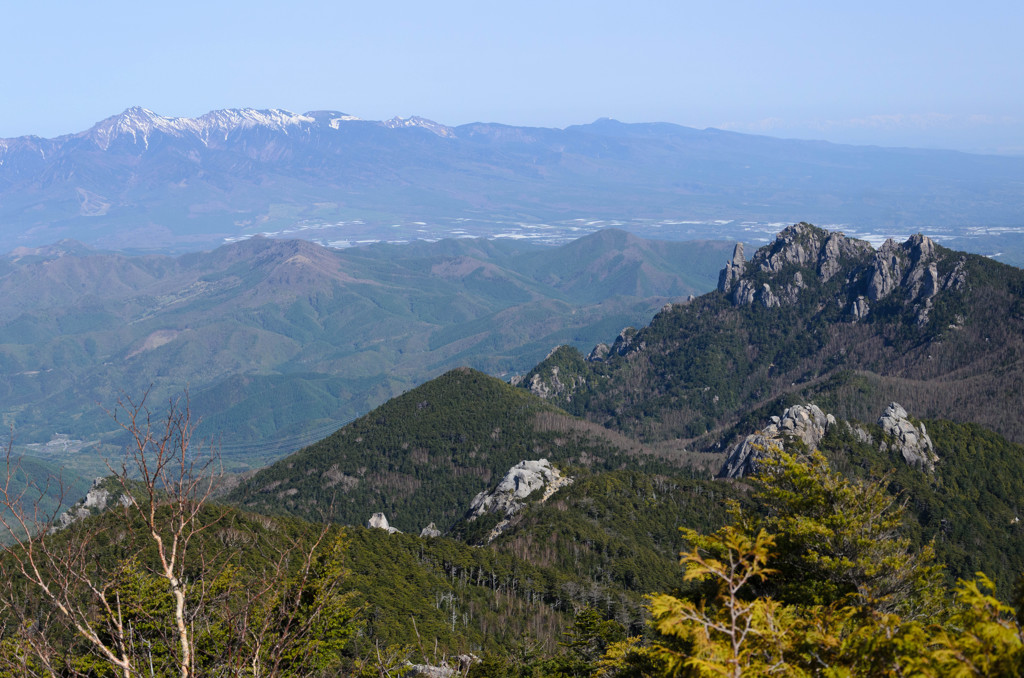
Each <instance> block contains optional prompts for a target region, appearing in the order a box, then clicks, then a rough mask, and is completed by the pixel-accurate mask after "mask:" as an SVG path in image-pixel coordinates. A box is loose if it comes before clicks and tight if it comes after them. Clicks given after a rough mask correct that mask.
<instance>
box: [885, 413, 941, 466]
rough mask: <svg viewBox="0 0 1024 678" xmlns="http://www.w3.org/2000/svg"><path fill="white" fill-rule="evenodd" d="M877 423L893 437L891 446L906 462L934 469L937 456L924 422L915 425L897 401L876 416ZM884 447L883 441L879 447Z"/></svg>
mask: <svg viewBox="0 0 1024 678" xmlns="http://www.w3.org/2000/svg"><path fill="white" fill-rule="evenodd" d="M878 425H879V426H881V427H882V431H884V432H885V434H886V435H887V436H889V437H890V438H892V439H893V448H894V449H896V450H898V451H899V452H900V454H902V455H903V459H904V460H906V462H907V464H909V465H911V466H918V467H921V468H926V469H927V470H928V471H934V470H935V462H937V461H938V460H939V457H938V455H936V454H935V445H933V444H932V439H931V438H930V437H929V436H928V431H926V430H925V427H924V424H919V425H917V426H915V425H914V424H913V422H911V421H910V419H908V418H907V411H906V410H904V409H903V408H902V407H901V406H900V404H899V403H889V406H888V407H887V408H885V412H883V413H882V416H881V417H879V418H878ZM886 448H887V445H886V443H885V441H883V442H882V444H881V449H882V450H883V451H884V450H885V449H886Z"/></svg>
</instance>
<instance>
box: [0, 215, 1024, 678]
mask: <svg viewBox="0 0 1024 678" xmlns="http://www.w3.org/2000/svg"><path fill="white" fill-rule="evenodd" d="M589 280H590V279H589V278H588V277H587V275H582V277H581V278H580V283H579V284H581V285H582V286H584V287H586V286H588V285H590V284H592V283H591V282H589ZM1022 283H1024V277H1022V274H1021V273H1020V271H1016V270H1015V269H1009V268H1007V267H1004V266H1002V265H999V264H995V263H994V262H991V261H987V260H984V259H980V258H973V257H970V256H968V255H962V254H960V253H955V252H950V251H948V250H943V249H942V248H939V247H936V246H934V245H933V244H932V243H930V241H928V240H927V239H926V238H922V237H914V238H911V239H910V240H909V241H908V242H907V243H904V244H903V245H896V244H893V243H890V244H887V245H886V246H884V247H883V248H881V249H880V250H878V251H874V250H873V249H871V248H870V246H868V245H867V244H866V243H860V242H857V241H851V240H849V239H846V238H845V237H844V236H842V235H839V234H828V233H826V232H824V231H821V230H819V229H816V228H814V227H812V226H809V225H806V224H800V225H797V226H794V227H792V228H790V229H787V230H786V231H784V232H783V233H782V234H780V236H779V239H778V240H777V241H776V242H775V243H773V244H772V245H769V246H766V247H765V248H762V249H761V250H759V251H758V252H757V253H756V254H755V255H754V257H753V258H752V259H751V261H750V262H747V261H746V260H745V259H744V257H743V253H742V249H741V248H737V251H736V253H735V255H734V257H733V260H732V261H730V262H728V264H727V266H726V269H725V270H724V271H723V272H722V275H721V278H720V284H719V290H718V291H717V292H713V293H710V294H707V295H704V296H702V297H699V298H696V299H693V300H690V301H688V302H685V303H680V304H673V305H671V306H669V307H666V308H664V309H663V310H662V311H661V312H660V313H659V314H658V315H657V316H656V317H655V319H654V321H653V322H652V323H651V325H650V326H648V327H645V328H641V329H639V330H635V329H632V328H629V329H627V330H625V331H623V332H621V333H620V335H619V338H618V339H617V340H616V341H615V342H614V344H613V345H611V346H598V347H597V348H595V350H594V351H593V352H592V353H591V354H590V355H589V356H587V357H584V356H583V355H582V354H581V353H580V352H579V351H578V350H576V349H574V348H572V347H565V346H563V347H561V348H558V349H557V350H554V351H552V352H551V353H550V354H549V355H548V357H547V359H546V360H545V361H543V362H542V363H541V364H540V365H538V366H537V367H536V368H535V369H534V370H532V371H530V372H529V373H527V374H526V375H525V376H524V377H523V378H522V379H518V380H516V382H517V384H519V386H513V385H512V384H509V383H506V382H503V381H501V380H499V379H496V378H494V377H490V376H488V375H486V374H484V373H482V372H478V371H475V370H472V369H469V368H458V369H455V370H452V371H449V372H447V373H445V374H443V375H441V376H440V377H437V378H435V379H433V380H430V381H428V382H426V383H424V384H422V385H420V386H418V387H416V388H414V389H412V390H410V391H408V392H406V393H404V394H403V395H401V396H399V397H396V398H393V399H391V400H389V401H388V402H386V403H384V404H383V405H381V406H379V407H378V408H376V409H374V410H373V411H371V412H370V413H369V414H367V415H365V416H363V417H361V418H359V419H357V420H355V421H353V422H351V423H349V424H347V425H346V426H344V427H342V428H341V429H339V430H338V431H337V432H335V433H334V434H332V435H330V436H328V437H327V438H325V439H323V440H321V441H320V442H317V443H315V444H313V445H310V446H308V447H306V448H304V449H302V450H300V451H299V452H296V453H295V454H292V455H291V456H289V457H286V458H284V459H282V460H280V461H278V462H276V463H274V464H273V465H271V466H268V467H266V468H264V469H261V470H259V471H257V472H255V473H252V474H246V475H244V476H227V477H221V476H220V474H216V473H214V474H211V473H210V471H211V470H212V469H213V468H214V466H206V465H204V464H203V457H202V456H201V455H200V453H201V452H208V451H211V450H212V451H214V452H215V448H205V447H202V446H200V445H198V443H197V441H198V440H199V438H198V437H195V438H193V434H194V433H195V430H194V422H192V421H191V420H190V410H189V409H188V407H187V405H188V401H187V400H186V399H181V400H177V401H173V402H172V409H171V411H170V412H169V413H167V414H166V416H164V415H163V414H162V413H161V412H159V411H157V410H153V411H151V410H150V409H148V407H149V406H148V405H147V404H146V403H140V402H136V401H131V400H123V401H122V402H121V403H120V404H119V405H120V407H119V409H118V410H117V416H118V419H117V421H118V422H120V423H121V424H122V425H124V427H125V430H126V432H127V433H129V434H130V435H129V439H130V440H132V441H134V442H133V443H132V446H130V447H129V450H128V452H129V454H128V455H127V457H125V462H126V465H125V468H124V471H123V473H122V474H121V475H120V477H118V478H114V479H108V480H107V481H104V483H103V484H101V486H97V487H94V492H97V491H98V490H102V489H105V488H114V489H115V490H117V489H118V488H120V491H119V492H115V493H114V494H110V495H109V496H105V497H104V501H103V502H102V504H103V506H99V503H100V502H98V501H97V500H96V498H95V497H93V495H90V496H91V497H93V499H91V500H90V502H91V506H92V510H91V511H83V512H80V513H81V515H80V516H79V517H80V519H77V520H70V519H68V520H65V521H63V522H64V523H67V524H68V526H66V527H65V528H64V529H61V530H59V531H57V532H55V533H52V534H48V535H47V536H45V537H35V536H34V535H35V534H37V532H38V534H42V532H43V531H45V529H46V527H45V526H43V525H37V524H36V523H34V522H33V517H34V515H35V514H33V513H31V512H30V511H29V510H28V509H31V508H33V503H32V501H31V500H32V498H33V497H34V496H36V495H33V494H31V493H30V494H28V495H21V494H20V489H19V488H20V487H21V486H18V485H13V484H8V485H7V491H6V492H3V491H2V489H0V501H2V503H3V504H4V505H5V506H6V507H7V511H6V512H5V513H4V514H3V516H4V518H5V520H7V521H8V522H7V524H8V526H9V527H10V528H11V529H9V530H8V532H9V535H8V541H7V543H8V544H9V547H8V548H7V550H6V552H5V554H4V557H3V559H0V566H2V567H3V568H4V570H3V571H4V574H5V575H7V581H9V582H10V583H9V584H8V587H7V588H6V589H2V590H0V595H3V596H6V597H4V598H2V602H3V603H4V606H3V607H0V620H2V622H3V623H2V624H0V646H2V649H3V652H0V667H2V671H6V674H4V673H3V672H2V671H0V675H10V676H15V675H32V672H35V673H37V674H43V675H65V674H66V675H88V676H97V677H98V676H107V675H115V674H116V675H124V676H136V675H148V674H146V673H145V671H146V670H150V669H149V667H150V666H152V667H153V668H152V670H151V673H153V674H155V675H161V674H163V675H182V676H200V675H219V674H218V673H217V672H221V673H222V674H225V675H266V676H328V675H330V676H334V675H358V676H365V677H370V676H389V675H390V676H398V675H423V673H422V672H428V673H427V674H426V675H443V676H445V677H446V678H448V677H451V676H455V675H463V676H476V677H480V676H485V677H487V678H493V677H501V676H506V677H510V678H511V677H513V676H514V677H516V678H523V677H531V678H533V677H538V678H539V677H548V676H553V677H560V678H561V677H569V676H577V677H579V676H588V677H594V678H596V677H598V676H600V677H603V678H609V677H613V676H614V677H621V678H626V677H630V678H636V677H640V676H644V677H659V678H661V677H665V678H668V677H669V676H673V677H675V676H686V677H690V676H701V677H703V676H737V677H738V676H770V675H786V676H935V677H939V676H947V675H968V676H990V675H996V676H1016V675H1020V674H1021V671H1022V670H1024V633H1022V630H1021V627H1020V625H1019V623H1018V621H1017V619H1016V618H1015V614H1018V615H1019V614H1024V579H1022V573H1024V546H1022V544H1024V541H1022V537H1024V533H1022V529H1024V528H1022V527H1021V518H1020V514H1021V512H1022V511H1024V506H1022V505H1021V497H1024V446H1022V445H1021V444H1020V443H1019V442H1014V441H1013V437H1014V436H1015V435H1017V433H1018V432H1019V431H1020V430H1021V429H1020V426H1021V422H1020V420H1019V416H1020V415H1019V412H1017V411H1016V410H1015V409H1014V407H1015V406H1016V405H1017V404H1019V402H1020V400H1019V398H1018V399H1016V400H1011V401H1009V402H1004V401H1003V400H1002V399H1004V398H1015V397H1016V395H1015V394H1019V389H1020V388H1021V385H1020V381H1019V376H1020V375H1019V371H1020V369H1021V361H1020V358H1019V351H1020V350H1021V346H1022V345H1021V343H1020V342H1021V340H1020V336H1013V333H1014V332H1016V331H1017V330H1018V329H1019V325H1020V324H1021V323H1024V315H1022V311H1021V308H1022V302H1021V296H1022V291H1024V284H1022ZM559 284H561V283H559ZM566 284H569V285H572V284H575V283H566ZM985 338H988V339H989V341H987V342H986V341H984V339H985ZM986 370H991V371H992V374H993V376H992V377H991V378H990V379H989V380H988V381H985V375H986ZM894 398H896V399H899V400H900V403H902V404H903V405H906V406H907V409H906V410H905V409H904V408H903V407H902V406H901V405H900V403H897V402H892V400H893V399H894ZM563 408H564V409H563ZM570 412H572V413H575V414H571V413H570ZM577 414H578V415H581V416H577ZM975 420H976V421H975ZM1001 432H1005V435H1003V434H1002V433H1001ZM208 461H209V462H210V463H213V464H216V462H217V461H218V460H217V457H216V455H215V454H214V456H213V457H210V458H209V459H208ZM21 480H22V486H23V485H24V481H25V480H26V479H25V478H22V479H21ZM96 496H98V495H96ZM26 497H27V498H28V501H26ZM90 502H87V504H90ZM75 515H76V516H77V515H79V513H78V512H76V513H75ZM11 517H14V518H16V519H17V518H19V517H20V518H22V519H25V521H26V522H25V524H24V525H22V524H21V523H19V522H17V521H16V520H15V521H14V522H12V521H11ZM35 528H37V529H35ZM179 549H180V550H179ZM1014 606H1016V609H1015V607H1014ZM186 620H187V623H186ZM3 662H6V664H4V663H3ZM426 665H432V666H426ZM47 667H55V668H54V669H52V670H51V669H49V668H47ZM126 667H128V668H126ZM47 671H50V673H48V674H47ZM430 671H440V673H433V674H432V673H429V672H430ZM76 672H77V674H76ZM111 672H114V673H111ZM416 672H421V673H416Z"/></svg>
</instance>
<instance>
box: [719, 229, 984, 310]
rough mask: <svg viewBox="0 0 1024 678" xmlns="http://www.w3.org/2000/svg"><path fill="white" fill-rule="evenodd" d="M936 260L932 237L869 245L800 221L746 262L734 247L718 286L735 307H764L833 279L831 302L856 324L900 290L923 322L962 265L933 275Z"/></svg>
mask: <svg viewBox="0 0 1024 678" xmlns="http://www.w3.org/2000/svg"><path fill="white" fill-rule="evenodd" d="M943 258H944V255H943V254H942V253H940V251H939V249H938V248H937V247H936V245H935V243H934V241H932V240H931V238H928V237H927V236H924V235H921V234H916V235H913V236H911V237H910V238H908V239H907V240H906V242H904V243H902V244H897V243H896V242H894V241H893V240H891V239H890V240H887V241H886V242H885V244H883V245H882V246H881V247H880V248H879V249H878V250H877V251H875V250H874V249H873V248H872V247H871V244H870V243H868V242H865V241H863V240H855V239H853V238H849V237H847V236H846V235H844V234H843V233H842V232H839V231H836V232H829V231H825V230H823V229H820V228H817V227H816V226H812V225H811V224H807V223H799V224H794V225H792V226H789V227H788V228H786V229H784V230H783V231H781V232H780V233H779V234H778V236H777V237H776V238H775V241H774V242H772V243H770V244H768V245H765V246H763V247H761V248H759V249H758V250H757V252H756V253H755V254H754V256H753V257H752V258H751V260H750V261H749V262H747V261H744V259H743V249H742V248H741V247H737V249H736V252H735V253H734V254H733V259H732V260H731V261H729V262H728V263H727V264H726V266H725V268H724V269H723V270H722V273H721V275H720V277H719V282H718V290H719V291H720V292H723V293H724V294H726V295H727V296H728V298H729V299H730V300H731V301H732V303H733V304H734V305H736V306H742V305H751V304H755V303H758V304H761V305H764V306H766V307H768V308H771V307H773V306H781V305H784V304H794V303H796V302H797V299H798V298H799V296H800V294H801V292H802V291H803V290H804V289H807V288H808V286H809V285H810V286H814V287H821V286H824V285H827V284H829V282H830V281H832V280H836V281H839V282H838V289H835V290H834V293H835V294H836V295H837V302H838V303H840V304H843V305H844V306H846V308H847V309H848V314H849V316H850V319H851V320H853V321H855V322H857V321H860V320H863V319H865V318H866V317H867V316H868V314H869V313H870V312H871V305H872V304H874V303H876V302H879V301H881V300H883V299H887V298H890V297H892V298H895V297H893V295H894V294H896V293H897V292H898V291H899V290H902V296H903V297H904V298H905V302H906V304H907V305H908V306H909V307H912V308H913V311H914V313H915V314H916V319H917V324H918V325H925V324H926V323H927V322H928V314H929V312H930V310H931V308H932V305H933V302H932V300H933V298H934V297H935V295H936V294H938V293H940V292H942V291H944V290H948V289H961V288H962V287H963V285H964V281H965V275H966V274H965V272H964V269H963V265H962V263H960V264H956V265H949V266H944V268H945V269H947V272H946V273H945V275H943V276H940V275H939V268H938V263H939V261H940V259H943ZM841 273H842V274H843V275H839V274H841ZM836 286H837V285H832V287H836ZM897 296H899V295H897Z"/></svg>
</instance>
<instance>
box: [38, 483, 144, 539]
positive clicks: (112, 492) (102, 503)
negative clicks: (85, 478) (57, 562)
mask: <svg viewBox="0 0 1024 678" xmlns="http://www.w3.org/2000/svg"><path fill="white" fill-rule="evenodd" d="M131 502H132V499H131V497H129V496H128V495H127V494H125V493H124V489H123V488H122V487H121V486H120V484H118V482H117V481H116V480H115V479H114V478H96V479H95V480H93V481H92V489H90V490H89V492H88V493H87V494H86V495H85V497H83V498H82V499H81V500H80V501H79V502H77V503H76V504H74V505H73V506H70V507H68V510H67V511H65V512H64V513H62V514H60V517H59V518H58V519H57V523H56V524H55V525H54V526H53V527H52V528H51V529H50V532H58V531H60V530H63V529H64V528H66V527H68V526H70V525H74V524H75V523H77V522H80V521H82V520H85V519H86V518H88V517H89V516H94V515H97V514H100V513H103V512H104V511H106V510H107V508H110V507H112V506H113V505H115V504H116V505H119V506H128V505H129V504H131Z"/></svg>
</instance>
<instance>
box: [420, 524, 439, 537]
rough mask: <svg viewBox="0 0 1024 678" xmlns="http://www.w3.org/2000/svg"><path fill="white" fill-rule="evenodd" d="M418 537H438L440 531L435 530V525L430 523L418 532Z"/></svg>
mask: <svg viewBox="0 0 1024 678" xmlns="http://www.w3.org/2000/svg"><path fill="white" fill-rule="evenodd" d="M420 536H421V537H424V538H432V537H440V536H441V530H439V529H437V525H435V524H434V523H430V524H429V525H427V526H426V527H424V528H423V529H422V530H420Z"/></svg>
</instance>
